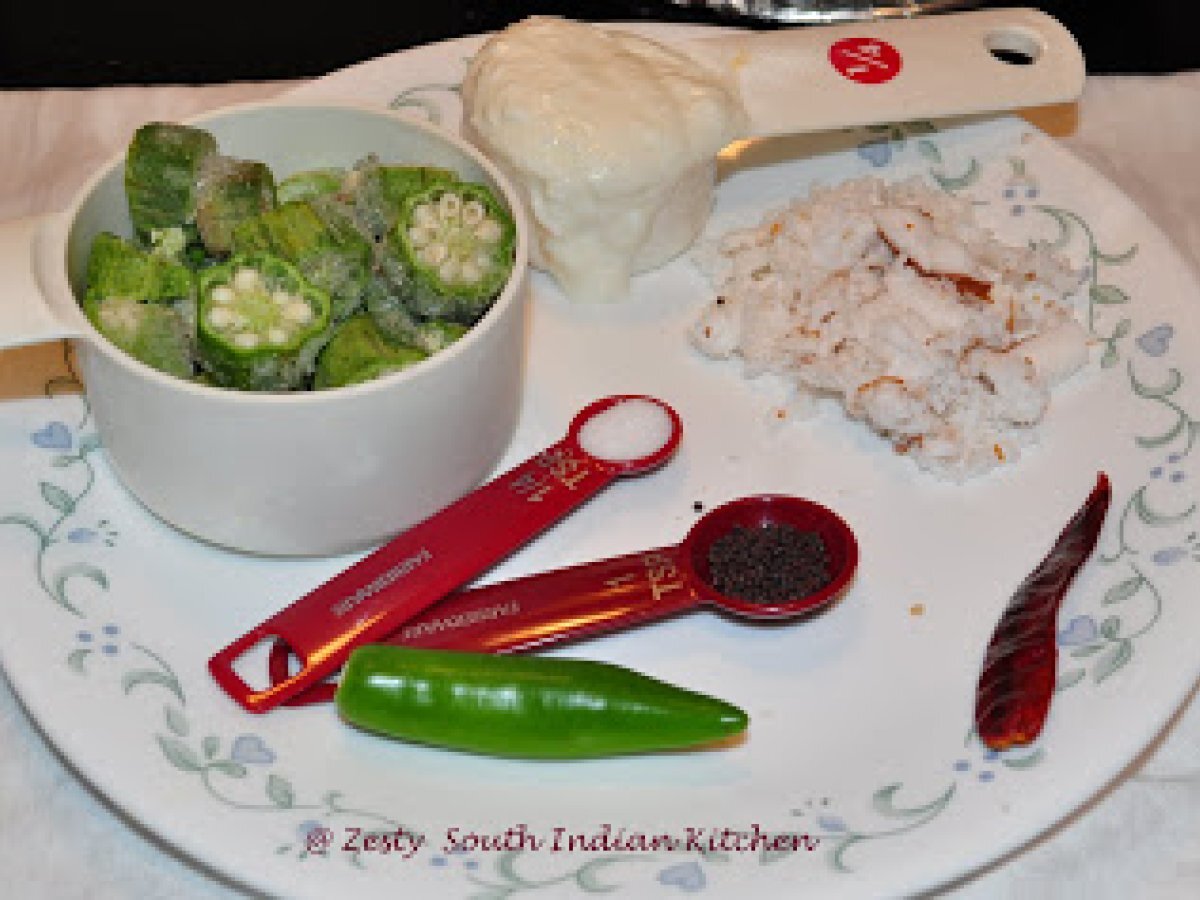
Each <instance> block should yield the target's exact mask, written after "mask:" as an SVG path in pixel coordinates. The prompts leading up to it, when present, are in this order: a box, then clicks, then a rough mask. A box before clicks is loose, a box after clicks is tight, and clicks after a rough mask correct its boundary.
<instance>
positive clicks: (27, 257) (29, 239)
mask: <svg viewBox="0 0 1200 900" xmlns="http://www.w3.org/2000/svg"><path fill="white" fill-rule="evenodd" d="M60 218H61V217H59V216H41V217H35V218H29V219H13V220H10V221H7V222H0V271H3V272H6V273H7V274H8V277H9V279H10V283H9V284H8V286H7V287H6V289H5V291H4V296H3V297H0V350H3V349H7V348H9V347H24V346H27V345H29V344H41V343H45V342H46V341H53V340H58V339H60V338H65V337H76V336H78V335H79V334H80V333H81V332H82V327H81V325H80V324H79V320H80V319H81V316H80V315H79V313H78V310H74V313H75V315H74V316H73V318H74V319H75V321H68V318H71V317H70V316H66V317H64V316H63V315H61V314H60V313H59V312H58V310H56V309H55V308H54V304H52V303H51V302H50V301H51V297H50V294H51V293H53V291H54V290H55V289H56V288H57V289H58V290H67V291H68V292H69V288H66V287H65V285H64V284H62V282H63V281H65V278H64V277H62V276H61V275H60V274H59V271H58V270H60V269H63V268H64V265H63V261H62V260H61V259H56V258H55V256H54V245H55V244H56V241H55V236H54V234H53V233H52V232H54V230H55V229H57V228H59V227H61V225H62V223H61V221H60ZM71 302H72V303H73V302H74V300H73V298H72V300H71Z"/></svg>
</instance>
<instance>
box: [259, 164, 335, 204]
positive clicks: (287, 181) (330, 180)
mask: <svg viewBox="0 0 1200 900" xmlns="http://www.w3.org/2000/svg"><path fill="white" fill-rule="evenodd" d="M345 178H346V170H345V169H340V168H328V169H307V170H305V171H303V172H295V173H293V174H292V175H289V176H288V177H287V178H284V179H283V180H282V181H280V182H279V184H278V185H277V186H276V188H275V196H276V199H278V200H279V202H280V203H289V202H291V201H293V200H311V199H312V198H313V197H320V196H323V195H325V194H336V193H337V192H338V191H339V190H341V187H342V182H343V181H344V180H345Z"/></svg>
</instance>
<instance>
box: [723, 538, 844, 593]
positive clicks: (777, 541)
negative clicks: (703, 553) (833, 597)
mask: <svg viewBox="0 0 1200 900" xmlns="http://www.w3.org/2000/svg"><path fill="white" fill-rule="evenodd" d="M708 569H709V580H710V582H711V584H712V586H713V587H714V588H716V589H717V590H718V591H720V592H721V593H722V594H724V595H726V596H727V597H737V598H738V599H740V600H746V601H749V602H751V603H781V602H783V601H786V600H798V599H800V598H801V597H807V596H808V595H809V594H814V593H816V592H817V591H819V590H820V589H821V588H823V587H825V585H827V584H829V582H830V578H831V576H830V574H829V555H828V552H827V550H826V547H825V541H824V539H823V538H822V537H821V536H820V535H819V534H817V533H816V532H815V531H803V530H801V529H799V528H796V527H795V526H793V525H787V524H783V523H769V524H766V525H762V526H759V527H754V528H749V527H746V526H744V525H735V526H734V527H733V528H732V529H730V531H729V532H728V533H727V534H725V535H723V536H722V537H720V538H718V539H717V540H715V541H713V543H712V546H711V547H710V548H709V551H708Z"/></svg>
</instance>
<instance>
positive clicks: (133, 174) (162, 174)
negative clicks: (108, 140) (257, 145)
mask: <svg viewBox="0 0 1200 900" xmlns="http://www.w3.org/2000/svg"><path fill="white" fill-rule="evenodd" d="M216 153H217V139H216V138H214V137H213V136H212V135H211V134H209V133H208V132H207V131H205V130H204V129H202V128H194V127H192V126H189V125H177V124H174V123H171V122H150V123H147V124H145V125H143V126H142V127H141V128H139V129H138V130H137V131H136V132H135V133H134V135H133V139H132V140H131V141H130V143H129V147H128V149H127V150H126V153H125V196H126V199H127V202H128V204H129V219H130V221H131V222H132V223H133V228H134V231H135V232H136V233H137V235H138V237H139V238H141V239H142V240H144V241H148V240H149V239H150V233H151V231H152V230H154V229H162V228H172V227H177V226H184V225H190V224H192V223H193V222H194V221H195V218H196V185H197V184H198V182H199V181H200V173H201V171H202V170H203V168H204V166H205V165H206V164H207V162H208V161H209V160H210V158H212V157H213V156H215V155H216Z"/></svg>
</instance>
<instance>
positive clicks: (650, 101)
mask: <svg viewBox="0 0 1200 900" xmlns="http://www.w3.org/2000/svg"><path fill="white" fill-rule="evenodd" d="M462 97H463V105H464V117H463V133H464V136H465V137H466V138H467V139H468V140H470V141H472V142H473V143H475V144H476V145H477V146H478V147H479V148H480V149H482V150H483V151H484V152H485V153H487V154H488V155H489V156H490V157H491V158H492V159H493V160H494V161H495V162H496V163H497V165H499V166H500V167H501V168H502V169H504V170H505V172H506V174H508V175H509V176H510V177H511V178H512V180H513V182H514V183H515V184H516V185H517V187H518V189H519V190H520V191H521V192H522V193H523V194H524V195H525V197H524V199H525V201H526V207H527V208H528V209H529V211H530V214H531V217H532V219H533V221H532V223H531V224H532V226H533V233H534V238H535V239H534V241H533V242H532V244H533V246H532V258H533V263H534V265H536V266H537V267H538V268H541V269H544V270H546V271H548V272H550V274H552V275H553V276H554V277H555V279H556V280H557V281H558V283H559V286H560V287H561V288H562V289H563V291H564V292H565V293H566V294H567V295H568V296H570V297H572V298H574V299H579V300H585V301H597V300H616V299H620V298H621V297H623V296H624V295H625V294H626V293H627V291H628V288H629V279H630V276H631V275H632V274H633V273H634V272H641V271H645V270H647V269H652V268H656V267H657V266H660V265H662V264H663V263H665V262H666V261H667V260H669V259H671V258H672V257H673V256H675V255H677V254H678V253H680V252H682V251H683V250H684V249H686V248H687V247H688V246H689V245H690V244H691V243H692V241H693V240H694V239H695V237H696V235H697V234H698V233H699V232H700V230H701V229H702V228H703V227H704V223H705V221H706V219H707V218H708V215H709V212H710V209H711V206H712V197H713V183H714V178H715V156H716V154H717V152H718V151H719V150H720V149H721V148H722V147H724V146H725V145H726V144H728V143H729V142H730V141H732V140H733V139H734V138H736V137H738V136H739V135H741V134H743V133H744V132H745V129H746V115H745V112H744V110H743V108H742V103H741V99H740V95H739V92H738V88H737V86H736V85H735V84H733V83H732V81H731V80H728V79H727V78H725V77H723V76H721V75H720V74H718V73H716V72H715V71H713V70H710V69H708V68H706V67H705V66H703V65H701V64H700V63H698V62H696V61H695V60H693V59H692V58H691V57H689V56H687V55H685V54H683V53H680V52H678V51H675V50H672V49H670V48H668V47H665V46H663V45H662V44H659V43H657V42H655V41H651V40H648V39H646V38H643V37H639V36H637V35H633V34H629V33H625V32H617V31H609V30H606V29H602V28H597V27H595V26H592V25H588V24H586V23H581V22H572V21H570V20H566V19H559V18H554V17H533V18H529V19H526V20H524V21H522V22H518V23H516V24H515V25H511V26H509V27H508V28H506V29H505V30H503V31H501V32H499V33H497V34H496V35H494V36H492V37H491V38H490V39H489V40H488V41H487V42H486V43H485V44H484V46H483V47H482V48H481V49H480V51H479V53H477V54H476V55H475V57H474V58H473V59H472V60H471V63H470V66H469V68H468V70H467V76H466V79H465V80H464V81H463V86H462Z"/></svg>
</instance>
